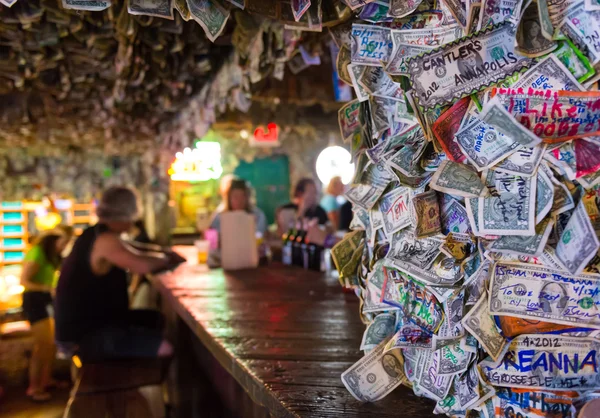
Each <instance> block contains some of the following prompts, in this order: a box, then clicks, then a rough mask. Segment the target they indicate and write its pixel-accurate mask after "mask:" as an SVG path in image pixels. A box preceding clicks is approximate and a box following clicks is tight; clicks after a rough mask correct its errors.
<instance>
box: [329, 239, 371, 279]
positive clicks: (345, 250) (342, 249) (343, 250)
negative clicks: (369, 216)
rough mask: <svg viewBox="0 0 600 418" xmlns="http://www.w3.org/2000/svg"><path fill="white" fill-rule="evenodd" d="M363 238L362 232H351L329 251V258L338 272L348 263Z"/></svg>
mask: <svg viewBox="0 0 600 418" xmlns="http://www.w3.org/2000/svg"><path fill="white" fill-rule="evenodd" d="M363 237H364V231H352V232H350V233H349V234H346V236H344V239H343V240H341V241H340V242H338V243H337V244H336V245H335V246H334V247H333V248H332V249H331V258H333V262H334V263H335V266H336V268H337V269H338V271H341V270H342V269H343V268H344V266H345V265H346V264H348V263H349V262H350V260H351V259H352V256H353V255H354V252H355V251H356V250H357V248H358V247H359V245H360V242H361V240H362V239H363Z"/></svg>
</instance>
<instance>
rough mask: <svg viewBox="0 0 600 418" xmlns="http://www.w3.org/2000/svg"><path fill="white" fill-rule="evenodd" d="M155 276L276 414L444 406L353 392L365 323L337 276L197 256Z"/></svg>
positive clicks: (419, 411)
mask: <svg viewBox="0 0 600 418" xmlns="http://www.w3.org/2000/svg"><path fill="white" fill-rule="evenodd" d="M186 252H187V251H186ZM152 281H153V282H154V284H155V286H156V287H157V288H158V289H159V291H160V293H161V294H162V295H163V299H166V302H167V303H170V304H172V307H173V308H174V309H175V311H176V312H177V314H178V315H179V316H180V317H181V318H182V319H183V320H184V322H185V323H187V325H188V326H189V327H190V329H191V330H192V331H193V332H194V333H195V335H196V336H197V337H198V338H199V339H200V340H201V342H202V343H203V344H204V345H205V346H206V347H207V348H208V350H209V351H210V352H211V353H212V355H213V356H214V357H215V358H216V359H217V360H218V361H219V363H221V365H222V366H223V367H224V368H225V369H226V370H227V371H228V372H229V373H230V374H231V375H233V377H234V378H235V379H236V380H237V381H238V382H239V383H240V385H241V386H242V387H243V388H244V389H245V390H246V392H248V393H249V395H250V396H251V397H252V399H253V400H254V401H255V402H257V403H259V404H261V405H264V406H265V407H266V408H268V409H269V411H270V413H271V414H272V415H273V416H277V417H336V418H337V417H399V416H401V417H406V418H408V417H419V418H421V417H430V416H433V414H432V410H433V408H434V406H435V404H434V403H433V402H431V401H429V400H427V399H424V398H419V397H417V396H415V395H414V394H413V393H412V391H411V390H410V389H407V388H405V387H401V388H398V389H396V390H395V391H394V392H392V393H391V394H390V395H388V396H387V397H386V398H385V399H383V400H381V401H379V402H376V403H369V404H363V403H361V402H358V401H357V400H355V399H354V398H353V397H352V395H350V393H349V392H348V391H347V390H346V388H345V387H344V385H343V383H342V381H341V379H340V375H341V374H342V372H343V371H344V370H346V369H347V368H348V367H349V366H351V365H352V364H353V363H354V362H356V361H357V360H358V359H360V358H361V356H362V352H361V351H360V350H359V346H360V341H361V337H362V333H363V331H364V328H365V326H364V325H363V324H362V323H361V321H360V319H359V303H358V298H357V297H356V296H355V295H353V294H347V293H343V292H342V289H341V287H340V285H339V283H338V282H337V280H336V279H335V278H327V277H325V275H324V274H322V273H316V272H312V271H306V270H303V269H301V268H297V267H287V266H283V265H280V264H274V265H270V266H268V267H260V268H258V269H255V270H242V271H235V272H225V271H223V270H222V269H215V270H209V269H208V268H207V267H206V266H199V265H193V264H192V263H190V264H185V265H182V266H180V267H178V268H177V269H176V270H175V271H173V272H168V273H163V274H160V275H157V276H156V277H154V278H153V279H152Z"/></svg>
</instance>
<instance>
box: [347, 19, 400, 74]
mask: <svg viewBox="0 0 600 418" xmlns="http://www.w3.org/2000/svg"><path fill="white" fill-rule="evenodd" d="M392 48H393V44H392V38H391V31H390V29H389V28H385V27H382V26H375V25H363V24H359V23H353V24H352V33H351V48H350V49H351V57H352V63H353V64H363V65H375V66H381V62H382V61H383V62H387V60H388V59H389V57H390V53H391V52H392Z"/></svg>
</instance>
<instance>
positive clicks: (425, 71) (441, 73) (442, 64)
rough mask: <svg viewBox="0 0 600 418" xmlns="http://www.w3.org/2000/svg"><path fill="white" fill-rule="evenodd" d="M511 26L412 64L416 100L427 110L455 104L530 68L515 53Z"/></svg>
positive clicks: (527, 61) (526, 60) (491, 29)
mask: <svg viewBox="0 0 600 418" xmlns="http://www.w3.org/2000/svg"><path fill="white" fill-rule="evenodd" d="M514 36H515V28H514V26H513V25H512V24H511V23H510V22H504V23H501V24H499V25H497V26H493V27H488V28H487V29H485V30H483V31H481V32H478V33H476V34H475V35H474V36H473V37H468V38H463V39H461V40H459V41H457V42H454V43H452V44H448V45H445V46H443V47H441V48H439V49H435V50H434V51H431V52H429V53H425V54H422V55H419V56H417V57H414V58H410V59H409V60H408V72H409V74H410V79H411V82H412V86H413V89H414V90H415V95H416V97H415V98H416V100H417V101H418V104H419V105H420V106H421V107H423V108H424V109H431V108H434V107H436V106H443V105H446V104H450V103H453V102H454V101H456V100H457V99H460V98H463V97H465V96H469V95H471V94H473V93H477V92H478V91H480V90H483V89H484V88H486V87H487V86H489V85H490V84H493V83H497V82H499V81H501V80H503V79H505V78H506V77H509V76H511V75H513V74H514V73H516V72H519V71H521V70H522V69H524V68H528V67H529V66H530V65H531V64H532V61H531V60H530V59H529V58H525V57H521V56H518V55H517V54H515V52H514V41H513V39H514Z"/></svg>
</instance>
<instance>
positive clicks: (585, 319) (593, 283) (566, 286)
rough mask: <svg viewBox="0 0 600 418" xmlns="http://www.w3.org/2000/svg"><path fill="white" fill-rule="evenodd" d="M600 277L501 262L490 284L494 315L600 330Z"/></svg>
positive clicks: (491, 308) (497, 265) (491, 304)
mask: <svg viewBox="0 0 600 418" xmlns="http://www.w3.org/2000/svg"><path fill="white" fill-rule="evenodd" d="M599 283H600V276H598V275H593V274H580V275H570V274H569V273H566V272H562V271H556V270H555V269H553V268H548V267H544V266H539V265H532V264H503V263H498V264H496V267H495V269H494V274H493V275H492V281H491V284H490V312H491V313H492V315H499V316H512V317H517V318H524V319H530V320H541V321H544V322H551V323H554V324H563V325H571V326H583V327H588V328H595V329H600V318H599V317H598V314H597V310H598V304H600V295H599V293H598V284H599Z"/></svg>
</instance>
